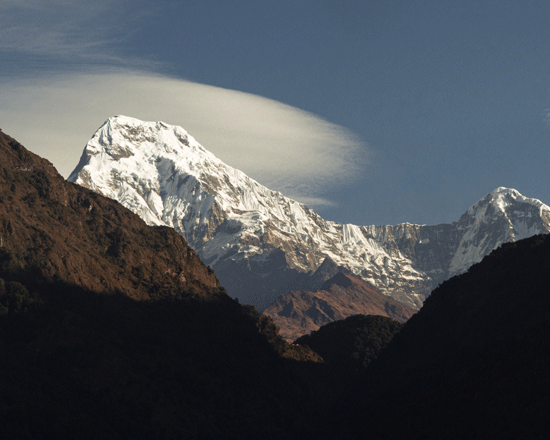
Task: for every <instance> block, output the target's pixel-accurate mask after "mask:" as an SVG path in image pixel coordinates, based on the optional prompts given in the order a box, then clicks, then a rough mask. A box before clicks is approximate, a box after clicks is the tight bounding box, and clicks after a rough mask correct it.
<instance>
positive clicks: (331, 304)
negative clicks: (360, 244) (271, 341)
mask: <svg viewBox="0 0 550 440" xmlns="http://www.w3.org/2000/svg"><path fill="white" fill-rule="evenodd" d="M263 313H264V315H267V316H270V317H271V318H273V321H274V322H275V324H276V325H277V326H279V328H280V334H281V336H282V337H283V338H285V339H286V340H287V341H294V340H295V339H297V338H299V337H300V336H302V335H305V334H308V333H310V332H312V331H314V330H317V329H319V327H321V326H322V325H325V324H328V323H329V322H332V321H337V320H341V319H345V318H347V317H348V316H352V315H358V314H362V315H380V316H387V317H389V318H392V319H394V320H396V321H398V322H405V321H407V320H408V319H409V318H410V317H411V316H412V315H413V314H414V313H415V310H413V309H411V308H409V307H407V306H405V305H403V304H401V303H399V302H398V301H396V300H394V299H392V298H389V297H386V296H384V295H382V294H381V293H379V292H377V291H376V290H375V289H374V288H373V287H372V286H370V285H369V284H368V283H366V282H365V281H363V280H361V279H359V278H357V277H355V276H353V275H350V274H344V273H342V272H339V273H337V274H336V275H335V276H333V277H332V278H331V279H329V280H327V281H326V282H325V283H324V284H323V286H322V287H321V289H319V290H317V291H316V292H310V291H307V290H299V291H293V292H289V293H287V294H286V295H283V296H281V297H279V298H278V299H277V300H276V301H275V302H274V303H273V304H272V305H271V306H269V307H268V308H267V309H265V310H264V312H263Z"/></svg>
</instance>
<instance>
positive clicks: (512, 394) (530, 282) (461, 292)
mask: <svg viewBox="0 0 550 440" xmlns="http://www.w3.org/2000/svg"><path fill="white" fill-rule="evenodd" d="M549 342H550V236H549V235H539V236H535V237H532V238H528V239H526V240H522V241H519V242H516V243H509V244H505V245H502V246H501V247H500V248H499V249H497V250H495V251H493V252H492V253H491V254H490V255H489V256H487V257H485V259H484V260H483V261H482V262H481V263H479V264H476V265H474V266H472V267H471V268H470V270H469V271H468V272H467V273H465V274H463V275H460V276H458V277H454V278H452V279H450V280H449V281H446V282H445V283H443V284H442V285H441V286H439V287H438V288H437V289H436V290H434V291H433V293H432V295H431V296H430V297H429V298H428V299H427V300H426V302H425V304H424V307H423V308H422V309H421V310H420V311H419V312H418V313H417V314H416V315H415V316H413V317H412V318H411V319H410V320H409V321H408V322H407V323H406V324H405V326H404V328H403V330H402V331H401V332H400V333H398V334H397V335H396V336H395V338H394V339H393V340H392V342H391V343H390V345H389V346H388V347H387V349H386V350H384V351H383V352H382V353H381V355H380V357H379V358H378V359H377V360H376V361H375V362H374V363H373V364H372V365H371V368H370V369H369V371H368V375H367V376H366V377H365V378H364V382H363V383H364V388H363V392H364V393H365V395H367V396H370V397H369V398H368V399H360V401H361V403H360V405H359V406H358V410H359V414H356V416H357V420H356V425H355V426H356V428H357V427H360V428H359V429H358V431H356V432H354V431H353V430H352V429H350V430H349V432H348V433H347V435H349V436H350V437H353V435H357V436H358V437H359V438H361V435H362V434H358V433H361V432H364V426H363V424H364V416H363V414H364V412H365V411H367V412H369V413H370V414H372V416H373V418H374V420H378V422H377V423H376V424H375V425H373V426H376V429H375V430H374V429H370V430H369V432H370V433H371V434H375V433H376V434H378V435H380V436H381V438H422V439H426V438H430V439H441V438H446V439H462V438H479V439H487V438H494V439H504V438H530V439H531V438H533V439H534V438H545V437H546V436H547V434H548V432H549V429H550V419H549V418H548V414H550V398H549V396H550V375H549V374H548V365H549V363H550V351H549V350H548V344H549ZM396 414H399V417H395V415H396Z"/></svg>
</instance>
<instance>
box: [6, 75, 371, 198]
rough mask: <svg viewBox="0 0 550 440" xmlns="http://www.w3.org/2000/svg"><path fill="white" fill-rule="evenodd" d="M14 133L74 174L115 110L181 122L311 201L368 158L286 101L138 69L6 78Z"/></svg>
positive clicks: (346, 136) (265, 179)
mask: <svg viewBox="0 0 550 440" xmlns="http://www.w3.org/2000/svg"><path fill="white" fill-rule="evenodd" d="M0 101H1V102H2V103H3V105H2V106H1V108H0V121H2V128H3V130H4V132H6V133H7V134H9V135H10V136H12V137H14V138H16V139H17V140H19V141H20V142H21V143H22V144H23V145H25V146H26V147H27V148H29V149H30V150H32V151H34V152H35V153H37V154H39V155H41V156H43V157H46V158H47V159H49V160H50V161H51V162H52V163H54V165H55V166H56V167H57V169H58V170H59V171H60V172H61V174H63V175H64V176H65V177H67V176H68V175H69V173H70V172H71V171H72V169H73V168H74V167H75V166H76V164H77V163H78V159H79V157H80V154H81V153H82V149H83V147H84V145H85V144H86V142H87V141H88V139H89V138H90V137H91V136H92V134H93V133H94V132H95V130H96V129H97V128H98V127H99V126H100V125H101V124H102V123H103V122H104V121H105V120H106V119H107V118H109V117H110V116H114V115H118V114H123V115H127V116H132V117H135V118H138V119H142V120H153V121H157V120H162V121H164V122H166V123H169V124H173V125H180V126H182V127H183V128H184V129H186V130H187V131H188V132H189V133H190V134H191V135H192V136H194V137H195V138H196V139H197V140H198V141H199V142H200V143H201V144H203V145H204V147H205V148H207V149H208V150H210V151H211V152H213V153H214V154H215V155H216V156H218V157H219V158H220V159H222V160H223V161H224V162H226V163H227V164H229V165H231V166H233V167H235V168H237V169H240V170H242V171H244V172H245V173H247V174H248V175H250V176H251V177H253V178H254V179H256V180H258V181H259V182H260V183H262V184H264V185H266V186H267V187H269V188H271V189H274V190H279V191H281V192H283V193H284V194H285V195H287V196H290V197H293V198H295V199H297V200H299V201H302V202H304V203H309V204H310V205H311V206H321V205H326V204H331V203H332V202H330V201H329V200H326V199H325V198H323V195H324V194H325V193H326V192H327V191H328V190H329V189H330V188H332V187H334V186H338V185H342V184H345V183H348V182H350V181H352V180H353V179H354V178H355V177H357V175H358V173H359V172H360V171H361V169H362V168H363V166H364V165H365V163H366V146H365V145H364V144H362V143H361V142H360V141H359V140H358V139H357V138H356V137H355V136H354V135H353V133H351V132H349V131H348V130H346V129H344V128H342V127H340V126H337V125H335V124H332V123H330V122H327V121H325V120H323V119H321V118H319V117H317V116H315V115H312V114H310V113H307V112H305V111H302V110H299V109H297V108H293V107H290V106H288V105H285V104H282V103H280V102H276V101H272V100H269V99H266V98H263V97H260V96H256V95H251V94H247V93H243V92H238V91H234V90H227V89H222V88H218V87H213V86H208V85H203V84H197V83H193V82H189V81H184V80H179V79H173V78H168V77H163V76H158V75H153V74H140V73H138V72H135V71H111V72H107V73H102V74H74V73H73V74H71V75H63V74H59V75H51V76H48V77H47V78H36V77H34V78H24V79H19V80H17V81H16V80H14V79H13V78H12V79H6V78H4V79H0Z"/></svg>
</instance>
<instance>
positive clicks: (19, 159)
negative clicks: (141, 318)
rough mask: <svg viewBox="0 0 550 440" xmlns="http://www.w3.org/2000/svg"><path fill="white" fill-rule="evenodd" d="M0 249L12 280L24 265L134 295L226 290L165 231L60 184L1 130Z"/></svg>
mask: <svg viewBox="0 0 550 440" xmlns="http://www.w3.org/2000/svg"><path fill="white" fill-rule="evenodd" d="M0 250H3V252H2V258H1V261H2V265H3V267H4V269H11V272H13V273H14V274H15V275H13V276H15V277H16V278H17V276H16V272H17V271H19V272H21V273H23V272H25V271H29V270H30V271H32V272H33V273H35V274H36V276H37V277H42V278H52V277H56V278H57V279H60V280H63V281H66V282H69V283H73V284H76V285H79V286H81V287H85V288H88V289H92V290H94V291H96V292H106V293H107V292H111V293H112V292H124V294H126V295H128V296H131V297H133V298H136V299H149V298H152V297H157V298H159V297H162V296H165V295H167V296H172V295H177V294H178V293H177V292H178V291H189V292H193V293H195V294H196V295H202V296H209V295H214V296H217V295H225V291H224V289H222V288H221V287H220V284H219V282H218V280H217V279H216V277H215V275H214V273H213V272H212V271H211V270H210V269H209V268H207V267H206V266H204V265H203V264H202V262H201V261H200V259H199V257H198V256H197V254H196V253H195V251H193V250H192V249H191V248H190V247H189V246H188V245H187V243H186V242H185V240H184V239H183V238H182V237H181V236H180V235H179V234H177V233H176V232H175V231H173V230H172V229H171V228H167V227H154V228H152V227H149V226H147V225H146V224H145V222H143V221H142V220H141V219H140V218H139V217H138V216H136V215H134V214H133V213H132V212H130V211H129V210H127V209H126V208H124V207H123V206H122V205H120V204H119V203H118V202H115V201H112V200H109V199H107V198H105V197H102V196H100V195H98V194H96V193H94V192H92V191H89V190H87V189H85V188H82V187H79V186H77V185H74V184H72V183H68V182H65V180H64V179H63V178H62V177H61V175H59V174H58V172H57V171H56V170H55V168H54V167H53V165H52V164H51V163H50V162H48V161H47V160H45V159H42V158H40V157H38V156H36V155H34V154H33V153H31V152H29V151H28V150H26V149H25V148H24V147H23V146H21V145H20V144H19V143H18V142H17V141H15V140H14V139H12V138H11V137H9V136H7V135H6V134H4V133H2V132H0ZM160 285H162V286H163V287H162V288H161V289H159V286H160Z"/></svg>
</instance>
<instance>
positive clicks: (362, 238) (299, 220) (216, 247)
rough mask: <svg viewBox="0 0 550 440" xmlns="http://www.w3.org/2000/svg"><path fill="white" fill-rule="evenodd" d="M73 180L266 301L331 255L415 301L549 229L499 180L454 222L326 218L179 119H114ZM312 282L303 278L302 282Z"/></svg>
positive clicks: (543, 217)
mask: <svg viewBox="0 0 550 440" xmlns="http://www.w3.org/2000/svg"><path fill="white" fill-rule="evenodd" d="M69 180H70V181H72V182H76V183H78V184H80V185H83V186H86V187H87V188H90V189H92V190H94V191H97V192H99V193H101V194H103V195H105V196H107V197H110V198H113V199H115V200H118V201H120V202H121V203H122V204H123V205H124V206H126V207H127V208H129V209H130V210H132V211H133V212H135V213H137V214H138V215H140V216H141V217H142V218H143V219H145V220H146V221H147V222H148V223H149V224H156V225H167V226H170V227H173V228H174V229H176V231H178V232H179V233H180V234H182V235H183V236H184V237H185V238H186V240H187V242H188V243H189V244H190V246H191V247H192V248H193V249H195V250H196V252H197V253H198V254H199V255H200V257H201V259H202V260H203V261H204V263H205V264H207V265H209V266H211V267H212V268H213V269H214V270H215V272H216V274H217V276H218V278H219V279H220V281H221V283H222V284H223V285H224V286H225V287H226V289H227V290H228V292H229V293H230V295H232V296H237V297H238V298H239V299H240V300H241V301H244V302H248V303H251V304H253V305H255V306H257V307H258V308H259V309H263V308H265V307H267V306H268V305H269V304H271V303H272V302H273V301H274V300H275V299H276V298H277V297H278V296H280V295H282V294H284V293H287V292H289V291H292V290H300V289H302V288H307V289H312V288H313V289H317V288H319V287H320V284H317V285H314V286H311V275H312V274H313V273H315V271H316V270H317V268H319V266H320V265H321V263H322V262H323V261H324V260H325V259H326V258H330V259H331V260H332V261H333V262H334V263H335V264H336V265H338V266H342V267H344V268H346V269H347V270H349V271H350V272H352V273H353V274H355V275H357V276H359V277H361V278H362V279H364V280H365V281H367V282H369V283H370V284H371V285H372V286H374V287H375V288H376V289H377V290H378V291H379V292H380V293H382V294H384V295H387V296H391V297H392V298H394V299H397V300H399V301H401V302H402V303H404V304H406V305H407V306H409V307H413V308H419V307H420V306H421V305H422V302H423V300H424V298H425V297H426V296H427V295H429V293H430V292H431V290H433V288H435V287H436V286H437V285H438V284H440V283H441V282H442V281H444V280H445V279H448V278H450V277H451V276H453V275H456V274H458V273H462V272H464V271H465V270H466V269H467V268H468V267H469V266H471V265H472V264H473V263H476V262H478V261H480V260H481V258H482V257H483V256H484V255H486V254H487V253H489V252H490V251H491V250H493V249H495V248H496V247H498V246H499V245H500V244H501V243H503V242H507V241H514V240H518V239H521V238H525V237H528V236H531V235H533V234H537V233H547V232H548V231H549V230H550V209H549V208H548V207H547V206H546V205H544V204H542V203H541V202H540V201H538V200H535V199H529V198H526V197H523V196H522V195H521V194H519V193H518V192H517V191H515V190H512V189H506V188H498V189H496V190H495V191H493V192H492V193H490V194H489V195H487V196H486V197H485V198H484V199H482V200H480V201H479V202H478V203H476V204H475V205H473V206H472V207H471V208H470V209H469V210H468V211H467V212H466V213H465V214H464V215H463V216H462V217H461V218H460V219H459V220H458V221H456V222H453V223H448V224H440V225H435V226H421V225H411V224H408V223H405V224H400V225H397V226H356V225H351V224H340V223H335V222H331V221H326V220H324V219H322V218H321V217H320V216H319V215H317V214H316V213H315V211H313V210H311V209H309V208H308V207H307V206H305V205H303V204H301V203H298V202H296V201H294V200H291V199H289V198H286V197H284V196H283V195H282V194H281V193H279V192H275V191H271V190H269V189H267V188H265V187H264V186H262V185H260V184H259V183H258V182H256V181H254V180H252V179H250V178H249V177H247V176H246V175H245V174H244V173H242V172H240V171H238V170H235V169H234V168H231V167H230V166H228V165H225V164H224V163H223V162H221V161H220V160H219V159H217V158H216V157H214V155H212V154H211V153H209V152H208V151H207V150H205V149H204V148H203V147H202V146H201V145H200V144H199V143H198V142H197V141H196V140H195V139H193V138H192V137H191V136H189V135H188V134H187V132H186V131H185V130H183V129H182V128H181V127H176V126H171V125H167V124H165V123H163V122H143V121H139V120H137V119H133V118H129V117H124V116H117V117H113V118H110V119H109V120H108V121H107V122H106V123H105V124H104V125H102V126H101V127H100V128H99V129H98V131H97V132H96V133H95V134H94V136H93V137H92V139H91V140H90V141H89V142H88V144H87V145H86V147H85V149H84V152H83V154H82V157H81V160H80V163H79V164H78V165H77V167H76V168H75V170H74V171H73V173H72V174H71V176H70V177H69ZM305 286H307V287H305Z"/></svg>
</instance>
